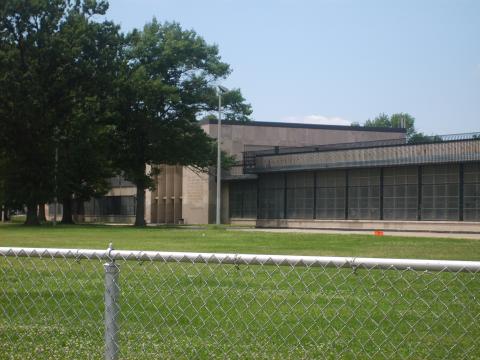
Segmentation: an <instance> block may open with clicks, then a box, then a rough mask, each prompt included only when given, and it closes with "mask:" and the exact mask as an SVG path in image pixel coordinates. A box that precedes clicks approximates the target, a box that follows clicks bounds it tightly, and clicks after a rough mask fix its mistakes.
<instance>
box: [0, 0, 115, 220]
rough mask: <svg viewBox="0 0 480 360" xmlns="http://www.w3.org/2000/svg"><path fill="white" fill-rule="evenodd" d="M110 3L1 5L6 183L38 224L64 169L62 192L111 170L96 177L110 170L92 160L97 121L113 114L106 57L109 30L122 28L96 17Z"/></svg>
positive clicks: (11, 1)
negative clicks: (106, 89)
mask: <svg viewBox="0 0 480 360" xmlns="http://www.w3.org/2000/svg"><path fill="white" fill-rule="evenodd" d="M107 7H108V5H107V3H106V1H101V0H99V1H95V0H38V1H35V2H33V1H22V0H6V1H5V2H4V3H3V4H2V7H1V8H0V73H1V74H2V76H1V78H0V126H1V128H2V132H1V135H0V149H3V151H4V152H5V157H6V159H7V161H6V162H7V163H6V164H5V166H4V172H3V176H4V177H3V181H4V184H5V188H6V191H5V192H6V194H7V197H8V199H7V200H8V201H9V202H12V203H16V204H26V205H27V220H26V224H31V225H36V224H38V223H39V221H38V217H37V205H38V204H41V203H45V202H48V201H50V200H52V198H53V196H54V190H55V188H56V187H57V186H55V182H54V181H53V179H54V173H55V172H56V171H55V169H56V168H58V177H57V180H58V184H59V186H58V189H59V193H60V195H61V196H62V197H69V196H70V195H67V196H66V195H64V194H76V193H82V191H80V190H78V189H79V188H81V189H82V190H84V189H85V188H89V189H90V190H91V189H92V188H97V187H98V186H97V185H96V184H95V183H96V182H97V181H99V179H100V178H101V177H102V176H104V175H105V174H100V175H98V174H94V175H93V176H91V175H92V171H93V172H95V171H96V170H97V169H103V168H104V167H103V166H99V167H97V166H94V165H99V163H100V164H103V161H100V162H99V161H92V160H94V159H96V160H98V159H97V158H95V157H94V156H93V157H92V154H94V153H95V151H96V150H98V148H97V145H98V144H99V141H97V140H94V139H98V137H97V136H96V133H97V131H98V129H99V126H96V124H93V125H94V126H91V125H92V122H91V121H92V119H95V117H94V116H92V115H98V114H100V113H105V109H104V108H102V100H103V98H102V97H101V96H99V92H98V91H97V90H98V87H99V86H100V88H102V86H101V84H102V82H101V81H100V80H102V76H103V75H104V72H103V71H104V70H105V69H108V65H106V66H105V64H104V62H107V63H108V61H104V57H105V56H107V55H108V51H107V50H108V49H109V48H110V46H111V42H110V41H111V39H112V36H107V35H106V36H104V37H106V38H108V41H105V40H104V38H102V34H103V33H105V34H106V33H109V34H111V33H112V32H115V31H116V27H115V26H113V25H111V24H108V23H105V24H104V25H102V26H100V25H97V24H95V23H94V22H93V21H92V20H91V19H92V17H93V16H94V15H98V14H100V15H101V14H104V13H105V11H106V9H107ZM109 29H110V30H109ZM112 29H113V30H112ZM102 46H103V48H102V49H103V50H104V51H98V50H99V48H101V47H102ZM105 49H107V50H105ZM107 57H108V56H107ZM107 74H109V72H107ZM95 80H99V81H95ZM92 90H94V91H93V92H92ZM92 109H96V110H95V111H93V110H92ZM79 119H81V120H79ZM82 120H83V121H82ZM92 134H95V136H92ZM72 140H73V141H72ZM75 140H76V141H75ZM77 145H78V146H77ZM70 148H74V150H73V151H70ZM86 148H88V150H89V151H88V152H85V149H86ZM56 149H58V150H59V154H60V156H59V161H58V163H57V162H56V161H55V152H56ZM81 149H83V153H82V155H81V156H77V158H76V159H73V158H72V157H73V156H74V155H72V154H76V155H78V154H79V152H80V150H81ZM78 159H81V160H83V161H82V162H81V164H79V163H78V161H77V160H78ZM76 165H79V166H76ZM67 169H68V170H67ZM82 174H83V175H82ZM85 174H87V176H85ZM100 182H101V181H100ZM100 187H101V186H100ZM88 192H91V191H88ZM67 208H68V206H67Z"/></svg>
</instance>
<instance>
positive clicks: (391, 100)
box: [107, 0, 480, 134]
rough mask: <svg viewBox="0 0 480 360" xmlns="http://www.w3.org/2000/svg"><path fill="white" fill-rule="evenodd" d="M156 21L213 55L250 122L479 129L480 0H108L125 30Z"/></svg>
mask: <svg viewBox="0 0 480 360" xmlns="http://www.w3.org/2000/svg"><path fill="white" fill-rule="evenodd" d="M153 17H156V18H157V19H158V20H159V21H161V22H164V21H170V22H171V21H175V22H178V23H180V24H181V25H182V27H184V28H185V29H194V30H195V31H196V32H197V33H198V34H199V35H200V36H202V37H203V38H204V39H205V40H206V41H207V42H208V43H211V44H217V45H218V47H219V50H220V55H221V57H222V60H223V61H225V62H227V63H228V64H230V66H231V68H232V70H233V72H232V74H231V75H230V76H229V77H228V78H227V79H226V80H225V81H224V82H223V84H222V85H224V86H227V87H231V88H240V89H241V90H242V93H243V95H244V97H245V98H246V100H247V102H249V103H250V104H252V107H253V114H252V118H253V120H257V121H284V122H297V123H320V124H338V125H348V124H350V123H351V122H359V123H363V122H364V121H365V120H367V119H369V118H373V117H375V116H377V115H378V114H379V113H387V114H392V113H396V112H407V113H409V114H411V115H413V116H414V117H415V118H416V127H417V129H418V130H419V131H422V132H425V133H426V134H454V133H463V132H473V131H480V0H396V1H393V0H361V1H360V0H311V1H307V0H296V1H294V0H276V1H274V0H237V1H234V0H202V1H199V0H163V1H161V0H110V9H109V11H108V14H107V18H109V19H110V20H113V21H114V22H116V23H118V24H120V25H121V27H122V29H123V30H124V31H130V30H132V29H133V28H142V27H143V25H144V24H145V23H147V22H150V21H151V20H152V18H153Z"/></svg>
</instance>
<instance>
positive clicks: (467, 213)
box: [230, 164, 480, 221]
mask: <svg viewBox="0 0 480 360" xmlns="http://www.w3.org/2000/svg"><path fill="white" fill-rule="evenodd" d="M462 174H463V179H464V183H463V187H462V186H460V180H461V177H462ZM419 184H421V186H419ZM461 190H463V197H462V196H461ZM257 191H258V201H257ZM419 198H420V201H419ZM462 202H463V204H462ZM461 206H463V214H462V215H463V218H464V220H465V221H480V165H479V164H465V165H464V166H463V168H461V167H460V166H459V165H448V166H446V165H434V166H423V167H421V168H419V167H397V168H384V169H379V168H375V169H358V170H356V169H355V170H338V171H337V170H336V171H319V172H316V173H314V172H298V173H288V174H280V173H278V174H266V175H261V176H260V177H259V180H258V190H257V183H255V182H254V181H249V182H238V183H232V184H231V185H230V211H231V214H230V215H231V217H250V218H254V217H256V216H257V210H258V217H259V218H264V219H282V218H285V217H286V218H291V219H312V218H316V219H345V218H348V219H365V220H369V219H371V220H373V219H381V218H383V219H385V220H417V219H422V220H459V218H460V208H461ZM257 207H258V209H257ZM419 212H420V213H419Z"/></svg>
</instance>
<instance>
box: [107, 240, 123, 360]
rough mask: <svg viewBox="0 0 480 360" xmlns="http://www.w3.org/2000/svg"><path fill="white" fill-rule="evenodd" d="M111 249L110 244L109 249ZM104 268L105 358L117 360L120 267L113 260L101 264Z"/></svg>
mask: <svg viewBox="0 0 480 360" xmlns="http://www.w3.org/2000/svg"><path fill="white" fill-rule="evenodd" d="M111 250H113V248H112V246H111V245H110V247H109V251H111ZM103 267H104V269H105V360H117V359H118V355H119V346H118V329H119V328H118V315H119V314H120V306H119V302H118V300H119V293H120V291H119V290H120V288H119V284H118V277H119V276H118V275H119V272H120V268H119V266H118V265H117V264H115V260H112V259H110V261H109V262H108V263H106V264H104V265H103Z"/></svg>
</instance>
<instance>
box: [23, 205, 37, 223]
mask: <svg viewBox="0 0 480 360" xmlns="http://www.w3.org/2000/svg"><path fill="white" fill-rule="evenodd" d="M25 225H29V226H38V225H40V221H39V220H38V214H37V204H30V205H28V206H27V219H26V220H25Z"/></svg>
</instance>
